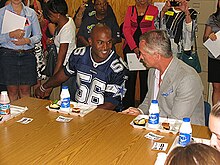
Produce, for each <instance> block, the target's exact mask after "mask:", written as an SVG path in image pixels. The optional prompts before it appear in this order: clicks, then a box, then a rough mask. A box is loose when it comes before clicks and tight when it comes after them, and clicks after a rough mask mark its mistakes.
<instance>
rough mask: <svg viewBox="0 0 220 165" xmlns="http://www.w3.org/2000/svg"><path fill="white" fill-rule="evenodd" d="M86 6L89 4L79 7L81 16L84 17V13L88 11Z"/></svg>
mask: <svg viewBox="0 0 220 165" xmlns="http://www.w3.org/2000/svg"><path fill="white" fill-rule="evenodd" d="M86 6H88V4H87V3H85V2H83V3H82V4H81V6H80V7H79V14H81V16H82V15H83V13H84V11H85V10H86Z"/></svg>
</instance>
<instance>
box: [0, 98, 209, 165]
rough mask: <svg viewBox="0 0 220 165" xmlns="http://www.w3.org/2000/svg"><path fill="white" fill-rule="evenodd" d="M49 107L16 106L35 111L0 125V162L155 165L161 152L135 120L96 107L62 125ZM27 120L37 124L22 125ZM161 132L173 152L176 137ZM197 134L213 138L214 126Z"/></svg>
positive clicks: (41, 103)
mask: <svg viewBox="0 0 220 165" xmlns="http://www.w3.org/2000/svg"><path fill="white" fill-rule="evenodd" d="M48 104H49V101H48V100H40V99H36V98H23V99H20V100H17V101H15V102H14V103H13V105H20V106H28V108H29V110H28V111H27V112H25V113H24V114H21V115H19V116H17V117H16V118H13V119H11V120H9V121H7V122H4V123H3V124H1V125H0V164H4V165H13V164H16V165H17V164H22V165H25V164H28V165H29V164H38V165H43V164H53V165H54V164H73V165H113V164H119V165H139V164H140V165H142V164H149V165H151V164H154V162H155V159H156V156H157V153H158V152H157V151H151V147H152V144H153V141H151V140H149V139H146V138H144V135H145V134H147V133H148V132H149V131H147V130H144V129H135V128H133V127H132V126H130V125H129V123H130V122H131V121H132V119H133V118H134V116H129V115H124V114H120V113H116V112H113V111H108V110H103V109H96V110H94V111H93V112H91V113H89V114H88V115H86V116H84V117H76V116H72V117H73V120H72V121H71V122H69V123H60V122H57V121H56V120H55V119H56V118H57V117H58V116H59V115H61V114H60V113H56V112H50V111H48V110H47V109H46V108H45V107H46V105H48ZM64 116H65V115H64ZM22 117H30V118H33V121H32V122H31V123H29V124H27V125H24V124H21V123H17V122H16V121H17V120H19V119H21V118H22ZM157 134H161V135H164V136H165V137H164V138H163V139H161V140H160V142H168V143H169V146H168V149H167V151H166V152H168V151H169V148H170V147H171V145H172V142H173V140H174V139H175V137H176V136H175V135H172V134H166V133H158V132H157ZM193 136H194V137H202V138H210V134H209V131H208V128H207V127H202V126H193Z"/></svg>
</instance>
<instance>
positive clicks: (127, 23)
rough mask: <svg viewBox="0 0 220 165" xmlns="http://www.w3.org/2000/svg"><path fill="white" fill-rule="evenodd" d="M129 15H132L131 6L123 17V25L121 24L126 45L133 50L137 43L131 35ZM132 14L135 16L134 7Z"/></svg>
mask: <svg viewBox="0 0 220 165" xmlns="http://www.w3.org/2000/svg"><path fill="white" fill-rule="evenodd" d="M131 15H132V6H129V7H128V9H127V12H126V15H125V19H124V25H123V33H124V36H125V40H126V41H127V43H128V46H129V47H130V49H131V50H134V49H135V48H138V45H136V43H135V41H134V38H133V35H132V31H131V28H132V27H131ZM133 16H136V14H135V9H134V13H133Z"/></svg>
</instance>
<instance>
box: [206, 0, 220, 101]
mask: <svg viewBox="0 0 220 165" xmlns="http://www.w3.org/2000/svg"><path fill="white" fill-rule="evenodd" d="M219 30H220V1H218V3H217V11H216V12H215V13H213V14H212V15H211V16H209V18H208V21H207V23H206V27H205V31H204V35H203V42H205V41H206V40H207V39H209V38H210V39H211V40H212V41H215V40H216V39H217V36H216V35H215V33H216V32H218V31H219ZM219 68H220V56H218V57H217V58H215V57H214V56H213V55H212V53H211V52H208V82H211V83H212V87H213V93H212V105H215V104H216V103H217V102H218V101H220V71H219Z"/></svg>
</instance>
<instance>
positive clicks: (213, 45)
mask: <svg viewBox="0 0 220 165" xmlns="http://www.w3.org/2000/svg"><path fill="white" fill-rule="evenodd" d="M216 36H217V40H215V41H212V40H211V39H210V38H209V39H208V40H207V41H206V42H204V43H203V45H204V46H205V47H206V48H207V49H208V50H209V51H210V52H211V53H212V55H213V56H214V57H215V58H217V57H218V56H219V55H220V49H219V47H220V31H218V32H217V33H216Z"/></svg>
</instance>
